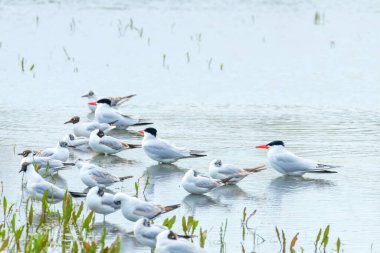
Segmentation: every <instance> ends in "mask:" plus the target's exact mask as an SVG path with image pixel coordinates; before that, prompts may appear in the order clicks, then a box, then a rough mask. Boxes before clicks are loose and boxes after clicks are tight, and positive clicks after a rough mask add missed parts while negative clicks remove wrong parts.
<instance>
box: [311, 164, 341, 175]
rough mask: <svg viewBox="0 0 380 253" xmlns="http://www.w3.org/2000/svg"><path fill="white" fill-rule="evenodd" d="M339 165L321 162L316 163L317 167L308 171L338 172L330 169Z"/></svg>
mask: <svg viewBox="0 0 380 253" xmlns="http://www.w3.org/2000/svg"><path fill="white" fill-rule="evenodd" d="M339 167H340V166H336V165H328V164H323V163H317V168H316V169H315V170H312V171H310V173H338V172H336V171H333V170H331V169H334V168H339Z"/></svg>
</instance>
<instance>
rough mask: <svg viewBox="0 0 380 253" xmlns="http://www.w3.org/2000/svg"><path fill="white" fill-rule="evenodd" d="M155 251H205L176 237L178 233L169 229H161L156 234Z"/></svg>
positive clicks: (172, 252) (203, 252)
mask: <svg viewBox="0 0 380 253" xmlns="http://www.w3.org/2000/svg"><path fill="white" fill-rule="evenodd" d="M155 252H156V253H206V252H207V251H206V250H205V249H202V248H198V247H197V246H195V244H192V243H191V242H189V241H186V240H183V239H181V238H178V235H177V234H175V233H174V232H172V231H170V230H165V231H162V232H161V233H160V234H159V235H158V236H157V244H156V251H155Z"/></svg>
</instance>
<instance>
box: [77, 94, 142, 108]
mask: <svg viewBox="0 0 380 253" xmlns="http://www.w3.org/2000/svg"><path fill="white" fill-rule="evenodd" d="M134 96H136V94H133V95H129V96H124V97H106V98H107V99H109V100H111V106H119V105H121V104H123V103H124V102H127V101H128V100H130V99H131V98H133V97H134ZM82 98H87V99H88V103H87V105H88V108H89V109H90V111H92V112H94V111H95V110H96V101H98V100H99V98H98V96H96V95H95V93H94V92H93V91H92V90H90V91H89V92H88V93H87V94H85V95H83V96H82Z"/></svg>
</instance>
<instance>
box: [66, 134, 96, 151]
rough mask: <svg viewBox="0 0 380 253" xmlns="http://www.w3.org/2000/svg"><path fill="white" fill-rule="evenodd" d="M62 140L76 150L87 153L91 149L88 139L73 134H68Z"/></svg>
mask: <svg viewBox="0 0 380 253" xmlns="http://www.w3.org/2000/svg"><path fill="white" fill-rule="evenodd" d="M62 140H63V141H65V142H67V144H68V146H69V147H71V148H72V149H75V150H81V151H86V150H88V149H90V145H89V144H88V138H87V137H75V136H74V135H73V134H68V135H66V136H65V137H64V138H63V139H62Z"/></svg>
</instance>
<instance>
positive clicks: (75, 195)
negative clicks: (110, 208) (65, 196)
mask: <svg viewBox="0 0 380 253" xmlns="http://www.w3.org/2000/svg"><path fill="white" fill-rule="evenodd" d="M69 193H70V195H71V196H73V197H74V198H84V197H86V196H87V193H85V192H70V191H69Z"/></svg>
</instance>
